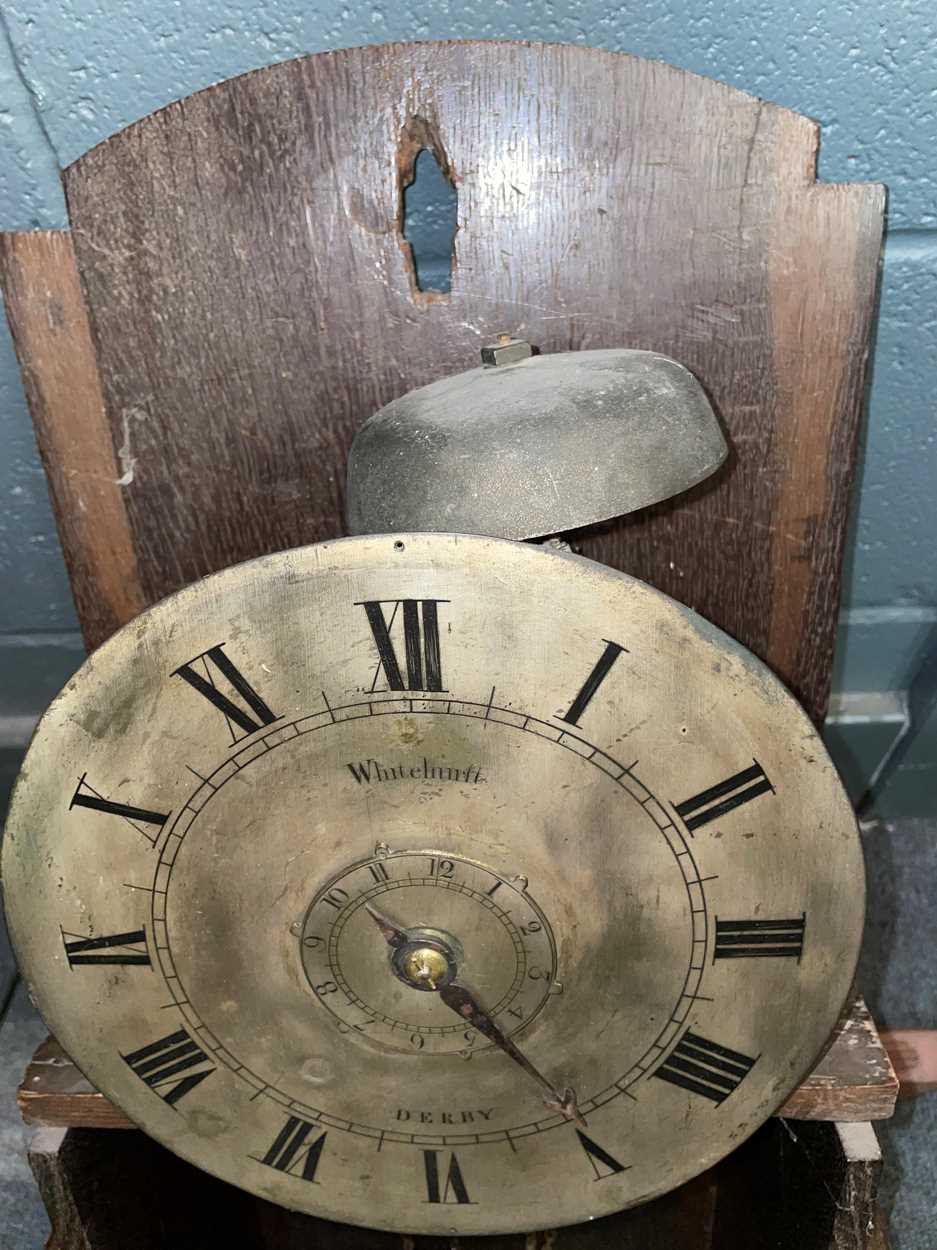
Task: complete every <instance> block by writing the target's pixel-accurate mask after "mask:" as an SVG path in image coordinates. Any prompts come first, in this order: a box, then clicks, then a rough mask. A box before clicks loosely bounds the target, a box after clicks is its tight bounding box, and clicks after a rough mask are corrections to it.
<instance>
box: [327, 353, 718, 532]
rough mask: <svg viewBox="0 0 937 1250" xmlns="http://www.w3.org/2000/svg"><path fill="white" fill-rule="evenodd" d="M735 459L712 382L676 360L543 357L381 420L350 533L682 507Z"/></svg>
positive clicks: (355, 487) (359, 447)
mask: <svg viewBox="0 0 937 1250" xmlns="http://www.w3.org/2000/svg"><path fill="white" fill-rule="evenodd" d="M726 453H727V447H726V443H725V439H724V438H723V436H722V431H721V429H720V427H719V423H718V421H717V420H716V417H715V416H714V414H713V411H712V408H711V407H710V405H709V401H708V400H707V398H706V396H705V394H704V392H703V389H702V387H701V386H700V385H699V383H698V382H697V381H696V379H695V378H694V377H693V375H692V374H691V373H690V372H689V371H688V370H687V369H685V368H684V367H683V366H682V365H680V364H678V363H677V362H676V361H675V360H671V359H670V358H669V357H667V356H661V355H658V354H657V353H656V352H640V351H628V350H625V349H623V348H613V349H608V350H604V351H587V352H561V353H557V354H555V355H548V356H533V357H531V358H529V359H527V360H521V361H518V362H517V363H515V364H507V365H500V366H499V367H497V368H484V367H482V368H478V369H470V370H469V371H468V372H467V373H460V374H457V375H456V376H454V377H450V378H443V379H441V380H440V381H438V382H433V383H431V385H429V386H424V387H421V388H420V389H419V390H416V391H411V392H409V394H407V395H403V396H401V398H400V399H396V400H394V401H393V402H392V403H390V404H388V405H387V406H386V407H385V408H382V409H381V411H380V412H378V413H376V414H375V415H374V416H373V417H372V418H371V419H370V421H368V422H367V423H366V424H365V425H364V426H363V427H362V429H361V430H360V431H359V433H358V436H357V438H356V439H355V441H354V444H353V445H352V448H351V453H350V455H349V459H348V527H349V530H350V531H351V532H352V533H353V534H367V533H384V532H390V531H392V530H438V531H449V532H458V533H467V534H491V535H494V536H495V537H499V538H521V539H522V538H540V537H543V536H544V535H547V534H557V533H563V532H565V531H566V530H572V529H578V528H579V527H581V526H584V525H593V524H595V523H597V522H599V521H607V520H608V519H609V518H611V517H615V516H622V515H624V514H625V513H627V512H634V511H636V510H637V509H638V508H644V507H647V506H648V505H649V504H652V503H657V502H659V501H660V500H662V499H669V498H670V497H671V496H672V495H677V494H679V493H680V492H681V491H684V490H687V489H688V488H689V487H690V486H695V485H696V483H697V482H701V481H703V480H704V479H705V478H707V477H709V475H710V474H711V473H714V472H715V470H716V469H717V468H718V467H719V465H720V464H722V462H723V460H724V459H725V457H726Z"/></svg>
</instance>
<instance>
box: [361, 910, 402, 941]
mask: <svg viewBox="0 0 937 1250" xmlns="http://www.w3.org/2000/svg"><path fill="white" fill-rule="evenodd" d="M364 910H365V911H366V912H367V913H368V915H369V916H370V917H371V919H372V920H373V921H374V923H375V924H376V925H377V927H378V928H379V929H380V931H381V934H382V936H383V938H384V941H385V942H386V943H387V945H388V946H390V947H392V948H393V949H395V950H396V949H397V947H399V946H403V944H404V943H405V942H406V941H408V940H409V939H408V937H407V931H406V929H401V928H400V926H399V925H398V924H395V923H394V921H393V920H391V918H390V917H389V916H385V915H384V913H383V912H382V911H378V909H377V908H376V907H375V906H374V904H373V903H365V905H364Z"/></svg>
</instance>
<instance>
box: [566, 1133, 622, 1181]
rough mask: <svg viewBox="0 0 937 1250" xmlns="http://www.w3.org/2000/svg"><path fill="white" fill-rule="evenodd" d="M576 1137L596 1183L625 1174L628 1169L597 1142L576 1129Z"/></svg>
mask: <svg viewBox="0 0 937 1250" xmlns="http://www.w3.org/2000/svg"><path fill="white" fill-rule="evenodd" d="M576 1136H577V1137H578V1138H579V1144H580V1146H582V1148H583V1150H584V1151H585V1152H586V1158H587V1159H588V1160H589V1162H590V1163H591V1164H592V1171H593V1172H594V1173H595V1179H596V1180H597V1181H604V1180H605V1179H606V1177H609V1176H615V1175H616V1174H617V1173H618V1172H627V1170H628V1169H627V1167H626V1166H625V1165H624V1164H623V1163H619V1162H618V1160H617V1159H616V1158H615V1156H614V1155H610V1154H609V1153H608V1151H607V1150H603V1148H602V1147H601V1146H600V1145H599V1144H598V1142H594V1141H593V1140H592V1138H591V1137H587V1136H586V1135H585V1133H584V1132H583V1131H582V1130H581V1129H578V1128H577V1129H576Z"/></svg>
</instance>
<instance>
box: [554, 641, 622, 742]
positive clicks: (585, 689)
mask: <svg viewBox="0 0 937 1250" xmlns="http://www.w3.org/2000/svg"><path fill="white" fill-rule="evenodd" d="M602 641H603V642H604V643H605V650H604V651H603V652H602V654H601V655H600V656H599V658H598V660H596V662H595V667H594V668H593V670H592V672H591V673H590V674H589V676H588V677H587V678H586V680H585V681H584V682H583V685H582V689H581V690H580V691H579V693H578V694H577V695H576V697H575V699H573V701H572V703H571V704H570V705H569V711H568V712H566V714H565V715H564V716H561V717H560V718H559V719H560V720H564V721H566V723H567V724H568V725H578V724H579V718H580V716H582V714H583V712H584V711H585V710H586V708H587V707H588V706H589V704H590V703H591V702H592V699H593V697H594V696H595V692H596V691H597V690H598V688H599V686H601V684H602V682H603V681H604V680H605V678H606V677H607V676H608V672H609V669H610V668H611V667H612V665H613V664H614V663H615V661H616V660H617V659H618V657H619V656H620V655H621V653H622V651H626V648H625V647H622V646H620V645H619V643H617V642H609V641H608V639H607V638H603V639H602Z"/></svg>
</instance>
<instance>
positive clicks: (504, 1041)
mask: <svg viewBox="0 0 937 1250" xmlns="http://www.w3.org/2000/svg"><path fill="white" fill-rule="evenodd" d="M439 997H440V998H441V999H442V1001H443V1002H444V1003H445V1004H446V1006H447V1007H451V1008H452V1010H453V1011H454V1012H456V1013H457V1015H459V1016H461V1017H462V1019H463V1020H465V1021H466V1023H468V1024H470V1025H471V1026H472V1028H473V1029H477V1030H478V1031H479V1033H481V1034H482V1035H483V1036H484V1037H487V1038H488V1040H489V1041H490V1042H494V1044H495V1045H496V1046H498V1047H499V1048H500V1049H501V1050H503V1051H504V1053H505V1054H506V1055H508V1056H509V1057H510V1058H511V1059H513V1060H514V1062H515V1063H517V1064H520V1066H521V1067H522V1068H523V1069H524V1071H525V1072H526V1073H527V1075H528V1076H531V1077H533V1079H534V1080H535V1081H536V1082H537V1084H538V1085H539V1086H540V1088H541V1089H542V1090H543V1091H544V1097H543V1101H544V1104H545V1106H547V1107H548V1108H549V1109H550V1110H551V1111H558V1112H559V1113H560V1115H561V1116H563V1118H564V1119H566V1120H572V1121H573V1123H574V1124H580V1125H581V1126H582V1127H583V1128H585V1127H586V1122H585V1120H584V1119H583V1118H582V1115H581V1113H580V1111H579V1108H578V1106H577V1105H576V1095H575V1093H574V1091H573V1090H571V1089H569V1088H567V1089H564V1090H563V1092H562V1093H560V1091H559V1090H558V1089H556V1088H555V1087H554V1086H553V1085H551V1084H550V1082H549V1081H548V1080H547V1078H546V1077H545V1076H543V1074H542V1073H540V1072H538V1071H537V1069H536V1068H535V1067H534V1065H533V1064H532V1063H531V1062H530V1060H529V1059H528V1058H527V1056H526V1055H525V1054H523V1053H522V1052H521V1051H520V1050H518V1048H517V1047H516V1046H515V1045H514V1043H513V1042H512V1041H511V1039H510V1038H509V1037H505V1035H504V1034H503V1033H502V1032H501V1030H500V1029H499V1028H498V1026H497V1025H496V1024H495V1022H494V1020H492V1018H491V1016H489V1015H488V1013H487V1011H485V1009H484V1008H483V1007H482V1006H481V1004H480V1003H479V1002H478V999H477V998H476V997H475V996H474V994H473V993H472V992H471V990H467V989H466V988H465V986H464V985H457V984H456V983H455V982H451V983H450V984H449V985H443V986H442V987H441V988H440V990H439Z"/></svg>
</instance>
